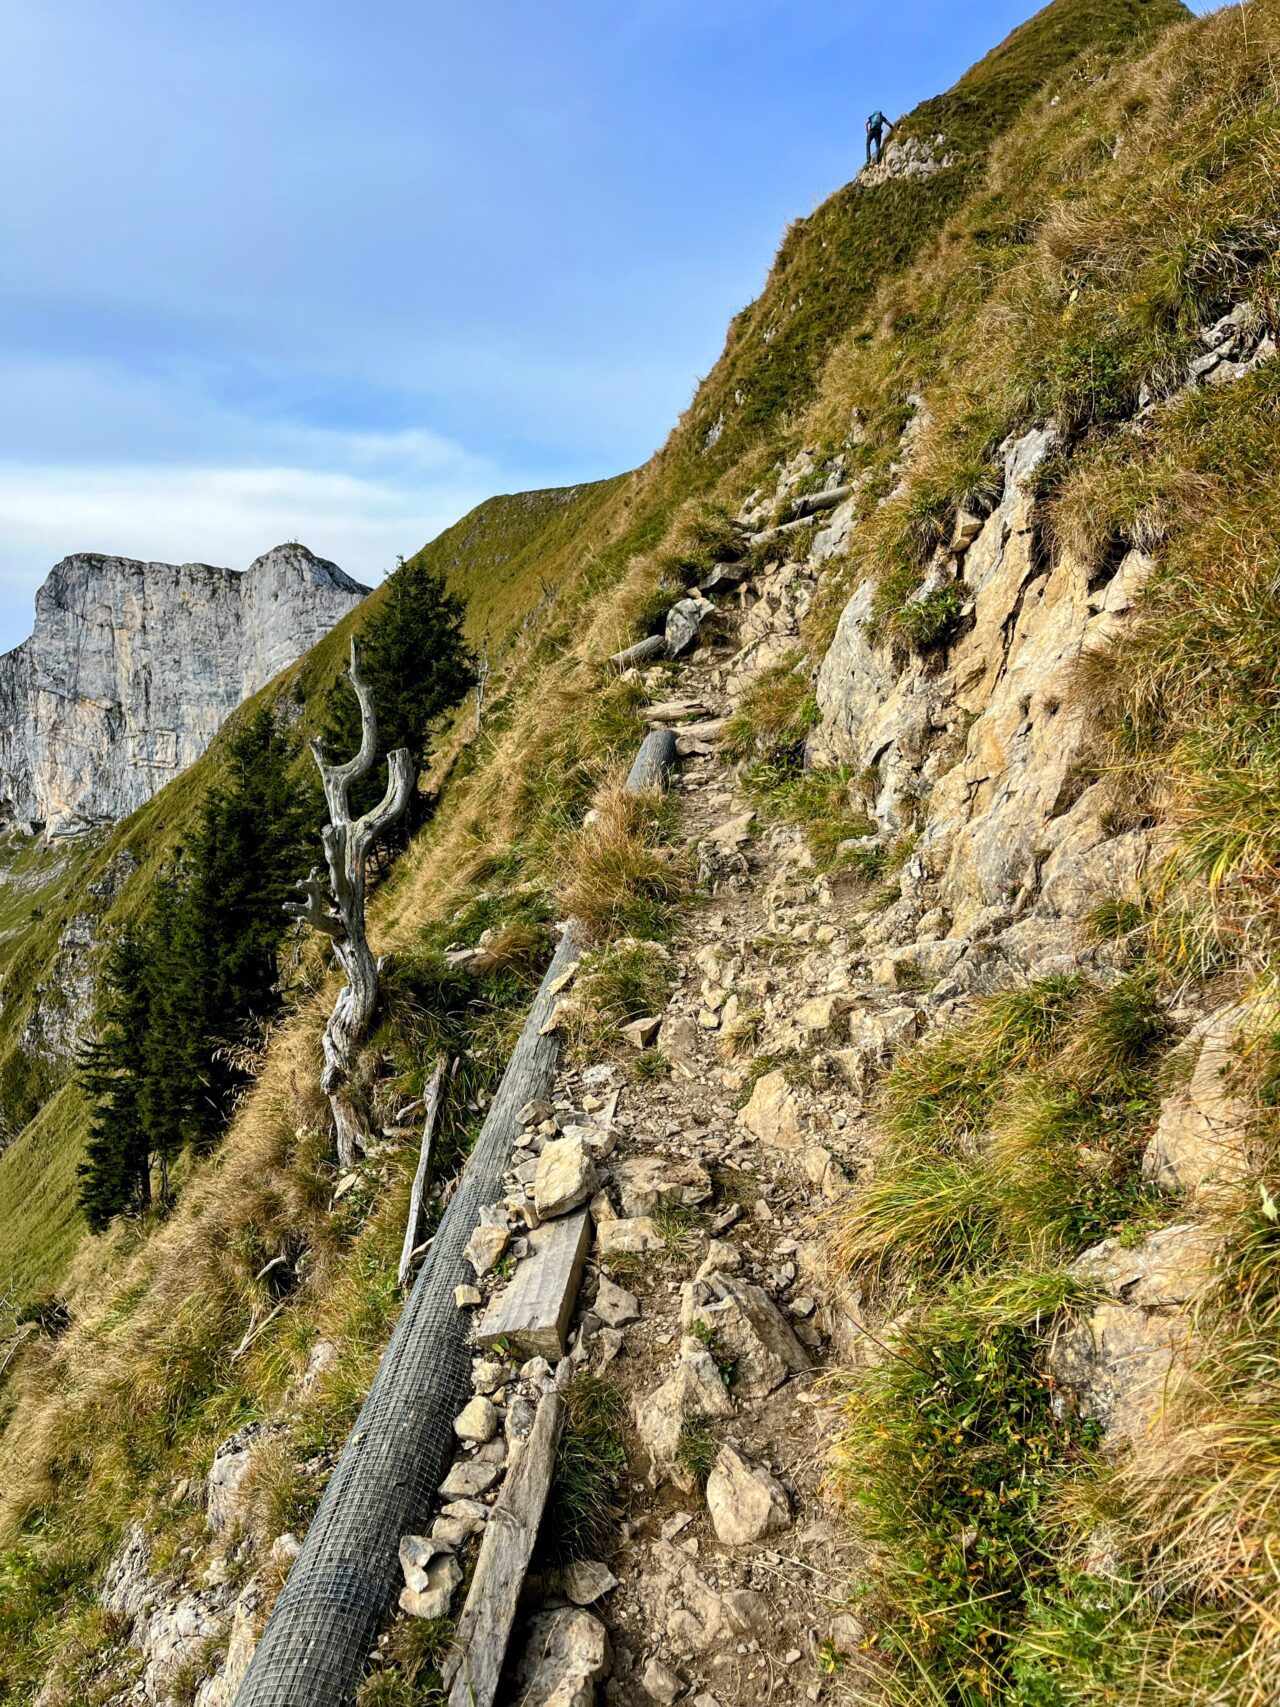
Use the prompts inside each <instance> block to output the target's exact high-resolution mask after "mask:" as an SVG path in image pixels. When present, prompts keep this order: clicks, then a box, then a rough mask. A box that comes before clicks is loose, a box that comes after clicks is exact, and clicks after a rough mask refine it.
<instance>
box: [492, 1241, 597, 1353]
mask: <svg viewBox="0 0 1280 1707" xmlns="http://www.w3.org/2000/svg"><path fill="white" fill-rule="evenodd" d="M529 1247H530V1248H529V1255H528V1256H527V1257H525V1258H524V1260H523V1261H522V1262H520V1263H519V1264H518V1265H517V1267H516V1272H515V1275H514V1276H513V1278H512V1280H511V1282H510V1284H509V1285H508V1286H506V1287H505V1288H504V1289H503V1291H502V1292H500V1293H499V1294H498V1296H497V1297H496V1298H494V1299H493V1301H492V1302H491V1303H490V1305H489V1308H488V1309H487V1310H486V1311H485V1313H484V1315H483V1316H482V1317H481V1319H480V1322H479V1325H478V1326H477V1328H476V1340H477V1343H478V1344H480V1345H483V1346H492V1345H494V1344H496V1343H497V1341H498V1340H505V1341H507V1343H508V1344H509V1345H510V1346H511V1347H512V1348H513V1349H514V1350H516V1351H522V1352H523V1353H524V1354H525V1356H526V1357H546V1358H550V1359H552V1360H554V1359H556V1358H560V1357H563V1356H564V1354H565V1334H566V1333H567V1331H568V1328H569V1321H570V1318H571V1317H572V1315H573V1306H574V1302H575V1300H576V1299H577V1296H578V1285H579V1282H580V1281H581V1279H582V1269H583V1265H584V1264H585V1262H586V1260H587V1252H588V1250H589V1249H590V1248H591V1213H590V1211H589V1210H587V1209H578V1210H575V1212H574V1213H573V1214H572V1215H562V1216H560V1217H559V1218H558V1219H556V1220H555V1221H544V1222H543V1223H542V1225H541V1226H540V1227H535V1229H534V1230H533V1232H532V1233H530V1235H529Z"/></svg>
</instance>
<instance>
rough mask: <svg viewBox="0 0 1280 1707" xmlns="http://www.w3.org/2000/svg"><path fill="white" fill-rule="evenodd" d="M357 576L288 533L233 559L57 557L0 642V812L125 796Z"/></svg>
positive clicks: (166, 776) (217, 722)
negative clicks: (27, 622) (22, 629)
mask: <svg viewBox="0 0 1280 1707" xmlns="http://www.w3.org/2000/svg"><path fill="white" fill-rule="evenodd" d="M368 591H369V589H368V588H367V587H363V586H361V585H360V583H359V582H358V581H353V580H352V579H351V577H350V576H349V575H346V574H344V573H343V571H342V570H341V569H339V568H338V566H337V565H336V564H335V563H328V562H326V561H325V560H324V559H323V558H321V557H316V556H314V555H313V554H312V553H311V552H310V551H308V550H307V548H306V547H305V546H302V545H278V546H276V548H275V549H274V551H269V552H267V553H266V555H265V556H264V557H259V558H258V560H257V561H256V562H255V563H254V564H253V565H252V566H251V567H250V568H249V570H248V571H247V572H245V573H244V574H239V573H237V572H235V571H234V570H231V569H216V568H211V567H210V566H209V565H208V564H205V563H183V564H171V563H138V562H135V561H133V560H132V559H130V558H126V557H104V556H99V555H97V554H94V553H78V554H76V555H74V556H71V557H65V558H63V560H62V562H61V563H59V564H58V565H57V566H56V567H55V568H54V569H53V570H52V571H51V572H50V574H49V578H48V580H46V581H45V583H44V585H43V586H42V587H41V589H40V591H39V592H38V593H37V594H36V620H35V628H34V631H33V633H32V635H31V638H30V639H29V640H26V641H24V642H23V643H22V645H21V646H18V647H15V648H14V650H13V651H12V652H8V653H6V654H5V655H4V656H3V657H0V817H3V818H4V819H5V820H8V821H11V822H17V823H31V824H43V825H45V826H46V827H47V829H48V830H49V832H50V834H53V835H65V834H68V833H71V832H73V831H75V830H77V829H80V828H83V827H84V826H85V825H86V824H91V823H94V822H101V821H103V820H112V819H116V818H122V817H124V816H125V815H126V814H127V813H129V812H132V811H134V810H135V809H136V808H137V807H139V806H141V805H143V804H144V803H145V802H146V801H147V800H149V799H150V798H151V796H152V795H153V794H155V793H156V791H157V790H158V789H160V788H162V787H163V786H164V784H165V783H166V782H168V781H169V780H170V779H171V778H172V777H174V776H176V775H177V774H178V772H179V771H182V770H185V769H186V767H187V766H188V765H190V764H192V763H193V762H194V761H195V760H196V759H197V758H199V756H200V754H201V753H202V752H203V751H204V749H205V748H206V747H207V746H208V744H209V742H210V741H211V740H212V739H213V736H214V735H215V734H216V732H217V730H218V729H219V727H220V726H221V724H222V723H223V722H224V721H225V720H226V718H227V717H228V716H229V715H230V714H231V712H232V711H234V710H235V708H236V707H237V706H238V705H239V704H240V703H241V702H242V701H243V700H245V699H247V698H248V697H249V696H250V695H251V694H254V693H256V692H257V691H258V689H259V688H261V687H264V686H265V685H266V684H267V682H269V681H270V680H271V678H272V677H273V676H275V675H277V674H278V673H279V671H281V670H282V669H284V668H285V667H286V665H288V664H291V663H292V662H293V661H294V660H295V659H296V658H299V657H301V656H302V654H303V653H304V652H306V651H307V650H308V648H309V647H311V646H313V645H314V644H315V643H316V641H317V640H319V639H320V638H321V636H322V635H324V634H326V633H327V632H328V631H329V629H331V628H332V627H333V625H334V624H335V623H336V622H337V621H338V620H339V619H340V618H341V617H343V616H345V615H346V613H347V612H348V611H349V610H351V609H353V608H354V606H356V605H357V604H359V602H360V600H361V599H363V598H364V596H365V595H366V593H367V592H368Z"/></svg>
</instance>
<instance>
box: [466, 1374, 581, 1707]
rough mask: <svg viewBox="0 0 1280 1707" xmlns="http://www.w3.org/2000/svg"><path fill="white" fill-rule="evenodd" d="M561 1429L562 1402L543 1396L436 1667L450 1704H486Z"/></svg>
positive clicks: (492, 1693) (495, 1689)
mask: <svg viewBox="0 0 1280 1707" xmlns="http://www.w3.org/2000/svg"><path fill="white" fill-rule="evenodd" d="M563 1425H564V1400H563V1399H562V1398H561V1396H560V1394H559V1393H548V1394H546V1395H545V1396H544V1397H543V1398H542V1399H541V1400H539V1402H538V1411H537V1415H536V1416H535V1417H534V1419H533V1429H532V1432H531V1433H530V1435H529V1438H528V1440H527V1441H525V1443H524V1445H523V1446H522V1447H521V1449H520V1456H519V1457H518V1458H517V1459H516V1461H515V1464H514V1465H513V1466H512V1468H511V1470H510V1471H509V1472H508V1475H507V1479H506V1482H505V1483H504V1484H503V1488H502V1492H501V1494H500V1495H499V1496H498V1501H497V1504H496V1505H495V1506H494V1508H493V1510H492V1511H491V1512H490V1514H489V1521H488V1522H487V1523H486V1524H485V1526H484V1539H483V1540H482V1541H481V1543H480V1556H479V1558H478V1559H477V1560H476V1571H475V1576H474V1577H473V1578H472V1579H471V1592H470V1593H469V1594H468V1596H467V1603H466V1605H465V1606H464V1607H463V1609H462V1617H461V1618H460V1619H459V1620H458V1627H457V1631H456V1633H455V1637H454V1644H455V1645H454V1649H453V1652H452V1653H451V1654H450V1656H449V1658H448V1659H447V1660H446V1661H445V1664H444V1667H443V1674H444V1681H445V1683H446V1685H452V1687H451V1688H450V1689H449V1707H493V1704H494V1701H495V1700H496V1698H497V1694H498V1680H499V1678H500V1677H501V1676H502V1663H503V1661H504V1660H505V1658H506V1655H507V1644H508V1642H510V1640H511V1627H512V1625H513V1624H514V1623H515V1617H516V1607H517V1606H518V1604H519V1601H520V1590H521V1589H522V1588H523V1587H524V1578H525V1572H526V1571H527V1570H528V1569H529V1560H530V1558H531V1557H532V1556H533V1546H534V1542H535V1541H536V1540H537V1538H538V1525H539V1524H540V1523H541V1522H542V1513H543V1510H544V1508H545V1507H546V1503H547V1495H548V1494H549V1493H550V1491H551V1482H552V1478H553V1477H554V1475H555V1469H556V1449H557V1447H558V1445H559V1441H560V1430H561V1428H562V1427H563Z"/></svg>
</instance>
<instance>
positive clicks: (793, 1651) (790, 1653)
mask: <svg viewBox="0 0 1280 1707" xmlns="http://www.w3.org/2000/svg"><path fill="white" fill-rule="evenodd" d="M782 1663H783V1665H784V1666H794V1665H799V1663H800V1650H799V1648H788V1649H787V1651H786V1653H785V1654H783V1656H782Z"/></svg>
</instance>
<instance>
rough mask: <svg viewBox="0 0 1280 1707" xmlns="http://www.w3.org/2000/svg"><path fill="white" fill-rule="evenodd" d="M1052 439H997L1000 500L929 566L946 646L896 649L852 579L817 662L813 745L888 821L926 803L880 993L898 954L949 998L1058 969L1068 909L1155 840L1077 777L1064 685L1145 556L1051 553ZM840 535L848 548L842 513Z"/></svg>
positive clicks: (882, 921)
mask: <svg viewBox="0 0 1280 1707" xmlns="http://www.w3.org/2000/svg"><path fill="white" fill-rule="evenodd" d="M1053 445H1054V434H1053V432H1052V430H1051V429H1046V428H1041V429H1037V430H1035V431H1033V432H1030V433H1028V434H1026V435H1024V436H1023V437H1022V438H1020V439H1017V440H1012V441H1010V442H1009V443H1008V444H1006V445H1005V446H1004V450H1003V464H1004V482H1003V494H1002V496H1001V499H1000V501H999V502H998V504H997V505H996V506H995V508H994V509H993V510H992V512H991V513H990V514H989V515H988V516H986V517H985V518H979V517H972V518H970V517H964V518H961V520H962V522H963V523H965V524H966V525H957V528H956V530H955V533H954V535H953V537H952V540H951V542H950V543H949V545H948V546H947V547H946V548H944V549H943V550H941V551H940V552H939V553H938V556H937V558H936V559H935V561H934V563H933V564H932V565H931V566H930V568H929V571H928V574H927V576H926V577H925V579H924V580H923V582H922V586H921V594H922V595H923V594H924V593H925V592H926V591H928V590H934V589H936V588H939V587H944V586H948V587H954V588H955V591H956V595H957V600H956V602H957V609H958V613H959V614H958V620H957V623H956V626H955V628H954V630H953V632H952V633H951V634H950V635H948V636H947V637H946V639H945V640H944V641H943V642H942V643H940V644H939V645H938V646H936V647H934V648H933V649H931V650H930V652H929V653H928V655H926V656H912V657H910V658H908V659H906V660H905V661H904V660H903V659H902V658H901V657H900V656H899V655H898V653H897V652H896V650H895V648H894V646H893V644H892V643H891V641H890V640H888V639H886V638H884V637H882V636H881V635H880V634H879V633H878V632H877V630H876V627H875V624H874V622H873V605H874V599H875V588H874V586H873V585H872V584H870V583H863V585H862V586H860V587H859V588H858V589H857V591H856V592H855V593H854V595H853V597H852V598H851V599H850V601H849V603H848V605H847V606H846V608H845V610H844V612H843V614H842V616H841V619H840V623H839V627H838V629H837V631H836V635H835V638H834V640H833V642H832V645H831V647H830V649H829V651H828V652H827V654H826V657H825V658H824V659H823V661H822V664H821V667H820V669H819V671H818V676H817V685H816V692H817V699H818V705H819V707H820V709H821V712H822V722H821V725H820V727H819V728H818V729H817V730H816V731H815V734H814V738H813V741H812V745H811V757H812V758H813V760H814V761H815V762H817V763H826V764H832V763H840V764H846V765H849V766H850V767H852V768H854V769H855V770H856V771H857V773H858V774H859V776H860V777H861V778H862V779H863V786H864V788H865V789H866V790H867V792H868V794H869V796H870V798H871V802H872V810H873V812H874V814H875V817H876V819H877V820H878V822H879V824H880V825H881V827H882V831H883V833H884V834H885V835H895V834H901V833H903V832H904V831H906V830H908V829H909V828H910V827H911V826H912V825H913V824H914V823H915V822H917V821H919V819H920V818H921V817H922V816H923V817H924V818H925V825H924V829H923V831H922V833H921V835H920V839H919V843H918V846H917V848H916V851H915V853H914V855H913V857H912V859H911V861H910V863H909V864H908V866H907V868H906V870H905V872H904V876H903V882H902V900H901V901H900V902H899V903H898V904H897V905H896V906H894V907H891V908H890V909H889V910H888V911H887V912H886V913H884V914H883V915H881V917H880V918H879V919H878V920H877V921H876V922H875V923H874V926H873V928H872V929H871V930H870V931H869V933H868V938H867V942H868V947H869V948H870V949H872V950H876V951H878V954H879V960H878V961H877V963H876V972H877V981H878V982H880V983H882V984H884V985H885V986H886V987H889V988H892V987H894V986H895V984H898V983H901V982H902V981H903V968H906V969H907V972H908V974H909V978H910V981H911V982H912V983H916V984H919V983H920V982H921V981H923V983H924V985H925V986H926V987H934V986H937V985H940V984H944V983H946V982H947V980H949V979H950V980H951V981H952V982H954V983H955V984H956V985H957V993H958V991H959V990H970V989H981V988H989V987H993V985H994V984H996V983H1001V982H1008V981H1010V980H1011V979H1012V980H1014V981H1016V980H1017V979H1018V978H1020V977H1023V976H1026V975H1027V974H1028V973H1030V974H1031V975H1033V976H1044V975H1045V974H1047V973H1049V972H1053V971H1062V970H1066V969H1067V966H1068V965H1069V964H1071V963H1073V956H1074V954H1075V950H1076V945H1075V943H1074V942H1073V940H1072V938H1073V931H1072V929H1071V928H1070V927H1071V925H1072V923H1073V922H1074V921H1078V920H1079V919H1080V918H1081V916H1082V915H1083V914H1084V913H1085V912H1086V911H1087V910H1088V908H1090V907H1091V906H1093V905H1094V904H1096V902H1097V901H1098V899H1099V897H1100V896H1103V895H1115V896H1131V895H1133V894H1134V893H1135V892H1136V890H1137V888H1138V886H1139V882H1140V879H1141V877H1142V875H1143V873H1144V872H1145V870H1146V868H1147V866H1148V865H1149V863H1150V861H1151V858H1152V854H1153V852H1154V850H1155V849H1156V847H1157V840H1158V839H1157V836H1156V834H1155V832H1153V831H1151V830H1146V829H1139V830H1133V831H1128V832H1122V833H1117V831H1116V829H1115V828H1113V827H1112V826H1111V823H1110V815H1109V813H1108V811H1107V805H1108V801H1107V796H1106V791H1105V788H1104V787H1101V786H1098V785H1095V786H1093V787H1086V786H1085V783H1084V780H1083V774H1082V773H1083V770H1084V764H1083V761H1084V760H1085V759H1086V758H1087V753H1086V751H1085V742H1086V731H1085V726H1084V718H1083V714H1082V713H1081V712H1080V710H1079V709H1077V708H1076V706H1075V704H1074V703H1073V696H1072V692H1071V687H1072V676H1073V673H1074V671H1075V668H1076V666H1077V664H1078V662H1079V660H1080V658H1081V657H1082V655H1083V654H1084V653H1085V652H1086V651H1087V650H1089V649H1090V648H1092V647H1095V646H1097V645H1098V644H1100V643H1101V642H1102V641H1104V640H1106V639H1108V638H1109V637H1110V636H1111V635H1113V634H1115V633H1116V632H1117V630H1118V629H1119V628H1121V627H1122V626H1123V624H1124V622H1125V621H1126V619H1127V617H1128V614H1129V612H1130V611H1131V609H1132V608H1133V605H1134V602H1135V600H1136V598H1137V596H1138V594H1139V593H1140V591H1141V589H1142V587H1143V585H1144V583H1145V581H1146V579H1147V577H1148V576H1149V574H1150V572H1151V567H1152V565H1151V562H1150V560H1149V559H1148V558H1146V557H1144V556H1143V555H1142V553H1140V552H1137V551H1131V552H1130V553H1129V554H1128V555H1127V556H1125V557H1124V558H1123V559H1122V560H1121V561H1120V562H1119V563H1110V564H1106V565H1103V566H1102V567H1099V566H1097V565H1093V564H1089V563H1085V562H1081V561H1078V560H1076V559H1074V558H1072V557H1071V556H1070V555H1066V554H1064V555H1062V556H1059V557H1058V558H1056V559H1052V560H1051V559H1050V558H1049V556H1048V554H1047V552H1046V551H1045V549H1044V545H1043V541H1042V539H1041V537H1040V532H1039V525H1038V517H1037V499H1036V495H1035V483H1034V476H1035V474H1036V471H1037V469H1038V468H1039V467H1040V465H1041V463H1042V462H1043V461H1044V458H1045V457H1046V456H1047V455H1048V453H1049V452H1050V450H1051V449H1052V448H1053ZM833 520H834V518H833ZM842 544H843V546H844V547H845V548H846V549H849V550H850V551H853V552H855V553H856V547H857V530H856V524H855V523H854V522H853V521H852V518H850V524H849V528H848V531H847V532H846V535H845V538H844V540H843V541H842ZM926 919H927V920H930V921H931V927H930V926H926V927H925V928H923V929H922V928H921V927H922V925H923V924H924V921H925V920H926Z"/></svg>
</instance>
